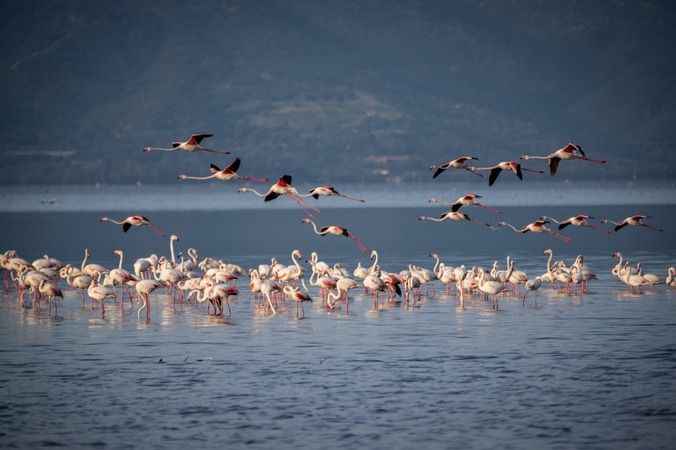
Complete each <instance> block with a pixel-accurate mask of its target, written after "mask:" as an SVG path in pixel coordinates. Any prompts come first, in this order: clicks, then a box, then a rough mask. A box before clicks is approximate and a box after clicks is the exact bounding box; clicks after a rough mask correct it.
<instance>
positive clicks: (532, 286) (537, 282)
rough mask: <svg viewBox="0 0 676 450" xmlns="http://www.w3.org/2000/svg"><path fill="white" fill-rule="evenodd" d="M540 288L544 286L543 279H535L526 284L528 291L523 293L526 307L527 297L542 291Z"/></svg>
mask: <svg viewBox="0 0 676 450" xmlns="http://www.w3.org/2000/svg"><path fill="white" fill-rule="evenodd" d="M540 286H542V277H535V278H533V279H532V280H528V281H526V284H524V287H525V288H526V291H525V292H524V293H523V304H524V306H525V305H526V296H528V293H529V292H535V291H537V290H538V289H540Z"/></svg>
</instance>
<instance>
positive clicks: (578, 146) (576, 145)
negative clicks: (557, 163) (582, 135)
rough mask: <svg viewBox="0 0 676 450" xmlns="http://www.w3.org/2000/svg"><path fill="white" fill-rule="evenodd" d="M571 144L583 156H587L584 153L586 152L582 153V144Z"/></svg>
mask: <svg viewBox="0 0 676 450" xmlns="http://www.w3.org/2000/svg"><path fill="white" fill-rule="evenodd" d="M573 146H574V147H575V148H576V149H577V151H578V152H580V155H582V156H583V157H585V158H586V157H587V155H586V154H585V153H584V151H583V150H582V146H581V145H579V144H573Z"/></svg>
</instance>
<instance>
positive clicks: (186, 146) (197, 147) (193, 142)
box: [143, 133, 230, 155]
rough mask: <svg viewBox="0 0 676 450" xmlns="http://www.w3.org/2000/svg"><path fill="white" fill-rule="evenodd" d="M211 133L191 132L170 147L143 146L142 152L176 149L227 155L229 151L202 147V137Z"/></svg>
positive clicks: (173, 150) (206, 136) (208, 136)
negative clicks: (181, 140)
mask: <svg viewBox="0 0 676 450" xmlns="http://www.w3.org/2000/svg"><path fill="white" fill-rule="evenodd" d="M212 136H213V134H208V133H196V134H191V135H190V137H189V138H188V139H186V140H185V141H183V142H173V143H172V144H171V148H162V147H145V148H144V149H143V151H144V152H154V151H160V152H175V151H177V150H182V151H184V152H189V153H192V152H209V153H221V154H223V155H229V154H230V152H227V151H222V150H213V149H210V148H206V147H202V141H203V140H204V139H207V138H210V137H212Z"/></svg>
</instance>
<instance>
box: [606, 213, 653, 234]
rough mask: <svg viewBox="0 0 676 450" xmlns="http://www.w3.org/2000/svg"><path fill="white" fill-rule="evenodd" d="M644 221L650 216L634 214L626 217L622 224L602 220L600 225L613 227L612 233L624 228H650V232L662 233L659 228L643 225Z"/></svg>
mask: <svg viewBox="0 0 676 450" xmlns="http://www.w3.org/2000/svg"><path fill="white" fill-rule="evenodd" d="M646 219H650V216H645V215H642V214H634V215H633V216H629V217H627V218H626V219H624V220H623V221H622V222H614V221H612V220H608V219H602V220H601V223H610V224H612V225H615V228H614V229H613V231H615V232H618V231H620V230H621V229H622V228H624V227H626V226H630V227H645V228H650V229H651V230H655V231H664V230H663V229H661V228H657V227H655V226H653V225H649V224H647V223H645V220H646ZM608 233H612V231H608Z"/></svg>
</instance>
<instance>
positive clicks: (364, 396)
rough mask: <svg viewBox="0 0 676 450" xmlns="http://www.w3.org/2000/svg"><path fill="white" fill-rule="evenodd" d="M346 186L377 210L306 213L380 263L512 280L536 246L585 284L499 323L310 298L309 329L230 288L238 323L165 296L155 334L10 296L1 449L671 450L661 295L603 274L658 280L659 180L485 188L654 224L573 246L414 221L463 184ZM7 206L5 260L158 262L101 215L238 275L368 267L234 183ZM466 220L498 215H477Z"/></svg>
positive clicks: (62, 194)
mask: <svg viewBox="0 0 676 450" xmlns="http://www.w3.org/2000/svg"><path fill="white" fill-rule="evenodd" d="M350 188H352V189H353V190H349V189H348V188H344V190H345V192H346V193H349V194H354V195H357V196H358V195H364V196H365V197H366V198H367V199H369V206H371V207H370V208H365V207H361V206H360V205H358V207H356V208H351V206H353V205H352V204H351V203H349V202H348V201H345V200H336V199H322V200H320V201H319V202H315V203H312V204H317V205H319V206H320V208H321V213H320V214H319V215H317V217H316V218H317V221H318V222H319V223H320V224H330V223H336V224H342V225H345V226H348V227H349V228H350V229H351V230H353V231H354V232H355V233H356V234H358V235H359V236H360V237H361V238H362V239H363V240H364V242H366V244H367V245H368V246H369V247H371V248H377V249H378V250H379V251H380V254H381V264H382V266H383V267H384V268H385V269H386V270H391V271H394V270H400V269H402V268H404V267H405V266H406V264H408V263H417V264H421V265H425V266H427V267H431V263H432V261H431V259H430V258H429V257H428V253H429V252H430V251H436V252H438V253H440V254H441V255H442V256H443V258H444V260H445V261H446V262H447V263H448V264H451V265H456V264H461V263H463V264H466V265H473V264H482V265H484V266H490V264H491V263H492V261H493V259H500V261H504V258H505V257H506V256H507V255H512V256H514V257H516V258H517V262H518V265H519V268H520V269H521V270H524V271H526V272H527V273H528V274H529V275H538V274H541V273H542V272H543V271H544V268H545V261H546V260H545V257H544V256H543V255H542V251H543V250H544V249H545V248H552V249H553V250H554V252H555V255H557V256H561V257H565V258H571V257H574V256H575V255H577V254H579V253H582V254H584V255H586V256H587V264H588V265H589V266H590V267H592V269H594V270H595V271H596V272H597V274H598V276H599V278H600V280H598V282H596V283H594V284H593V285H592V286H591V289H590V292H589V293H588V294H586V295H584V296H567V295H562V294H560V293H558V292H557V291H555V290H551V289H542V290H541V292H540V293H539V294H538V295H537V297H535V298H534V299H533V300H532V303H530V304H529V306H527V307H523V306H522V303H521V300H519V299H510V298H504V299H502V300H501V303H500V311H498V312H495V311H493V310H491V308H490V307H489V306H488V305H487V304H485V303H483V302H482V301H481V300H479V299H474V300H471V301H468V302H467V304H466V308H465V309H461V308H459V306H458V303H457V298H456V297H455V296H454V295H446V294H445V293H444V292H443V291H442V290H441V287H440V286H437V289H436V290H437V295H436V296H434V297H429V298H426V299H425V300H424V301H423V303H422V304H421V305H420V306H419V307H416V308H413V309H406V308H402V307H393V308H388V309H385V310H382V311H379V312H373V311H372V310H371V309H372V308H371V301H370V300H369V299H368V298H365V297H363V295H362V294H361V292H353V294H354V298H353V302H352V304H351V311H350V315H349V316H347V315H345V314H344V312H342V311H337V312H326V311H325V310H323V309H322V308H321V305H320V302H316V303H314V304H312V305H307V304H306V305H305V311H306V318H305V319H304V320H296V319H295V317H294V315H293V311H294V310H293V307H291V308H289V310H288V311H280V314H279V315H278V316H276V317H263V316H260V315H257V314H256V313H255V311H254V307H253V304H252V302H251V300H250V297H249V295H248V292H246V289H245V286H246V280H242V281H241V282H240V286H241V287H242V292H241V294H240V295H239V297H238V299H237V300H235V301H234V303H233V314H232V319H231V320H227V321H223V320H217V319H214V318H211V317H209V316H207V314H206V310H205V309H204V308H200V307H196V306H192V305H178V306H176V307H175V308H174V306H173V305H172V304H171V302H170V301H169V299H168V297H167V296H166V295H164V294H158V295H155V296H154V298H153V306H154V308H153V309H152V312H153V318H152V321H151V322H150V323H149V324H146V323H145V322H144V321H138V320H137V319H136V313H135V311H134V310H131V309H129V306H126V307H125V308H124V309H120V307H119V306H117V305H115V304H114V303H111V304H109V305H108V308H107V309H108V311H107V316H106V319H105V320H101V319H100V313H99V312H98V311H90V310H88V309H82V308H81V307H80V300H79V297H78V294H77V293H75V292H67V293H66V299H65V301H64V308H63V310H62V311H60V315H61V316H62V318H61V319H59V320H55V319H50V318H48V317H47V314H46V312H43V313H42V314H39V313H36V312H35V311H33V310H25V309H21V308H19V307H17V305H16V296H15V293H14V292H11V293H9V294H7V295H3V297H2V301H0V438H1V439H0V442H2V445H3V446H7V447H24V448H26V447H31V448H35V447H52V446H63V447H67V448H92V447H105V448H160V447H163V448H164V447H168V448H177V447H186V446H191V447H195V448H223V447H225V448H242V447H250V448H270V447H274V448H284V449H286V448H355V447H363V448H388V449H392V448H397V449H399V448H401V449H405V448H411V447H412V446H421V447H422V448H448V447H449V446H453V447H463V448H494V447H495V446H496V444H498V445H500V446H501V447H504V448H515V449H520V448H562V449H564V448H565V449H568V448H589V449H596V448H613V449H617V448H672V447H673V442H674V439H676V382H675V381H674V380H675V379H674V376H673V374H674V373H675V370H676V293H675V292H673V291H671V290H669V289H666V288H665V287H663V286H661V287H656V288H651V289H646V291H645V292H644V293H643V294H642V295H633V294H631V293H630V292H628V291H627V289H625V287H624V285H623V284H621V283H620V282H619V281H617V280H615V279H614V278H612V276H611V275H610V273H609V268H610V266H611V264H612V262H611V258H610V253H611V252H612V251H615V250H619V251H622V252H623V254H625V256H627V257H629V258H631V259H632V261H634V262H643V265H644V270H645V271H648V272H654V273H657V274H659V275H660V276H664V275H665V268H666V266H667V265H670V264H671V265H673V264H674V262H675V260H676V238H675V235H674V233H673V231H672V230H671V225H670V224H671V223H673V221H674V219H675V218H676V208H675V207H674V203H673V199H674V196H673V193H674V190H673V187H670V186H661V187H657V188H654V189H653V188H650V187H648V188H645V187H637V189H636V190H635V191H634V190H627V189H625V187H623V186H616V187H614V188H613V189H616V190H613V189H608V190H602V191H601V190H599V191H595V190H594V188H593V186H586V187H585V189H580V192H579V193H577V194H576V195H574V196H573V198H572V199H571V198H569V195H570V193H571V191H568V193H567V194H560V193H559V194H557V195H559V196H558V197H552V195H553V194H552V192H555V191H556V190H555V189H550V190H546V191H543V192H540V193H537V194H533V192H531V191H528V192H529V193H525V192H526V191H522V190H521V188H520V187H514V188H513V189H511V188H510V189H503V190H501V191H500V193H498V192H497V191H496V192H493V191H490V192H488V193H487V194H489V195H486V197H487V198H486V199H485V200H486V202H485V203H486V204H489V205H494V206H496V207H498V208H499V209H500V210H501V211H502V218H503V219H505V220H508V221H510V222H512V223H515V224H516V225H522V224H524V223H527V222H530V221H531V220H533V219H534V218H535V217H537V216H539V215H543V214H545V215H550V216H554V217H568V216H570V215H573V214H575V213H577V212H589V213H591V214H592V215H595V216H598V217H604V216H606V215H607V216H608V217H611V218H622V217H625V216H627V215H629V214H632V213H634V212H644V213H649V214H650V215H651V216H653V217H652V221H653V222H654V223H656V224H658V225H659V226H661V227H663V228H665V229H666V230H667V231H665V232H664V233H658V232H653V231H650V230H645V229H641V230H638V229H628V230H623V231H622V232H621V233H618V234H617V235H610V236H609V235H608V234H605V233H602V232H600V231H599V230H591V229H569V230H567V231H566V234H567V235H569V236H571V237H572V238H573V240H572V242H571V243H570V244H564V243H562V242H559V241H557V240H555V239H552V238H551V237H548V236H542V235H527V236H522V235H517V234H515V233H512V232H508V231H506V230H497V231H490V230H487V229H483V228H482V227H480V226H478V225H472V224H455V223H452V224H449V223H443V224H434V223H421V222H418V221H417V220H416V217H417V216H418V215H421V214H427V215H434V214H438V213H440V212H442V211H443V208H438V207H433V208H431V207H429V206H428V205H427V204H426V201H427V199H428V198H429V197H431V196H442V195H445V196H446V197H447V198H449V199H453V198H455V197H457V196H458V195H460V193H462V192H461V190H462V189H464V186H453V188H452V189H448V191H447V192H446V193H444V192H443V191H442V190H440V189H439V187H437V186H434V187H429V186H427V187H426V186H419V187H416V188H415V189H412V190H411V191H408V190H404V189H402V188H399V189H397V188H383V187H376V188H373V187H370V188H369V187H357V186H355V187H350ZM139 189H141V191H140V192H139V191H138V190H139ZM172 189H174V190H172ZM467 190H471V189H467ZM475 190H476V189H475ZM97 192H98V193H97ZM573 194H575V192H573ZM623 195H624V197H622V196H623ZM618 196H620V199H621V200H618ZM0 197H2V199H3V203H2V206H0V211H1V212H0V221H1V222H0V225H1V226H2V230H3V232H2V233H1V235H0V249H3V250H4V249H6V248H15V249H17V250H18V251H19V253H20V254H21V255H22V256H25V257H27V258H28V259H33V258H36V257H39V256H41V255H42V254H44V253H49V254H50V255H53V256H55V257H59V258H61V259H63V260H65V261H67V262H73V263H79V261H80V260H81V258H82V252H83V249H84V248H85V247H88V248H90V249H91V250H92V254H93V256H92V261H94V262H99V263H103V264H107V265H113V264H115V259H114V257H113V255H112V251H113V250H114V249H115V248H123V249H125V251H126V252H127V262H126V263H125V265H126V266H127V267H129V266H130V265H131V262H132V261H133V259H135V258H136V257H138V256H141V255H145V254H147V253H149V252H155V253H159V254H165V255H166V254H168V251H169V249H168V242H167V240H166V239H164V238H160V237H158V236H156V235H154V234H153V233H151V232H149V231H148V230H143V229H141V230H132V231H130V232H129V233H128V234H123V233H122V232H121V231H120V229H119V228H118V227H115V226H112V225H104V224H100V223H98V218H99V217H100V216H101V215H102V214H106V215H111V216H114V217H116V216H118V215H119V216H126V215H127V213H134V212H141V213H145V212H146V211H147V212H148V215H150V216H151V218H152V219H153V221H155V222H156V223H158V224H160V225H161V226H162V227H163V228H165V229H166V230H167V231H171V232H176V233H177V234H179V235H180V237H181V241H180V242H179V250H185V249H186V248H188V247H195V248H197V249H199V250H200V254H201V255H211V256H217V257H221V258H224V259H227V260H229V261H232V262H236V263H239V264H242V265H244V266H247V267H248V266H252V265H254V264H258V263H261V262H264V261H268V260H269V259H270V258H271V257H273V256H274V257H277V258H278V259H280V260H281V261H282V262H283V263H289V253H290V251H291V250H292V249H293V248H299V249H300V250H301V251H302V252H303V253H304V254H308V253H309V252H310V251H312V250H317V251H318V252H319V253H320V257H321V259H323V260H326V261H327V262H343V263H345V264H348V265H349V266H350V267H353V266H354V264H355V263H356V261H358V260H360V261H362V263H366V262H367V258H366V257H363V256H361V255H360V254H359V253H358V251H357V249H356V247H355V246H354V245H353V244H352V242H351V241H350V240H347V239H339V238H335V237H326V238H320V237H317V236H314V235H313V234H312V233H311V232H310V231H311V230H310V229H309V227H308V226H307V225H303V224H301V223H300V219H301V218H302V212H301V211H300V210H299V209H298V208H297V207H296V206H295V204H294V203H292V202H286V203H285V202H284V200H279V201H275V202H273V204H272V205H263V204H262V203H261V202H260V199H257V198H255V197H252V196H243V195H236V194H232V193H231V190H230V193H229V192H225V191H219V190H217V189H216V188H213V187H211V188H199V189H197V188H189V189H187V190H183V189H179V190H175V188H167V189H164V188H147V190H146V188H145V187H141V188H137V187H135V188H101V191H96V190H92V188H89V190H88V189H85V188H77V189H72V188H59V189H55V188H32V189H28V190H23V191H21V192H19V190H18V188H11V189H5V190H4V191H2V194H1V195H0ZM177 198H178V200H180V202H179V201H178V200H177ZM520 198H523V201H521V202H520V201H519V200H518V199H520ZM43 199H50V200H52V199H53V200H55V202H54V203H51V204H42V203H41V202H40V201H41V200H43ZM78 202H79V203H78ZM209 202H211V204H212V206H209V205H210V203H209ZM130 203H131V204H132V205H133V207H132V206H128V205H129V204H130ZM178 203H181V204H182V205H183V206H180V205H178ZM21 205H23V206H21ZM191 205H192V206H191ZM331 206H333V207H331ZM467 211H468V213H469V214H470V215H471V216H472V217H473V218H476V219H477V220H484V221H494V220H495V217H493V215H492V214H491V213H489V212H487V211H484V210H481V209H480V208H470V209H468V210H467Z"/></svg>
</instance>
